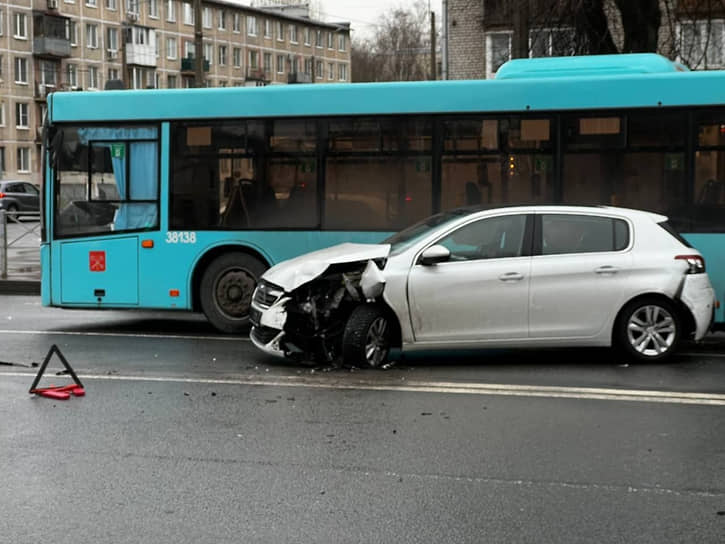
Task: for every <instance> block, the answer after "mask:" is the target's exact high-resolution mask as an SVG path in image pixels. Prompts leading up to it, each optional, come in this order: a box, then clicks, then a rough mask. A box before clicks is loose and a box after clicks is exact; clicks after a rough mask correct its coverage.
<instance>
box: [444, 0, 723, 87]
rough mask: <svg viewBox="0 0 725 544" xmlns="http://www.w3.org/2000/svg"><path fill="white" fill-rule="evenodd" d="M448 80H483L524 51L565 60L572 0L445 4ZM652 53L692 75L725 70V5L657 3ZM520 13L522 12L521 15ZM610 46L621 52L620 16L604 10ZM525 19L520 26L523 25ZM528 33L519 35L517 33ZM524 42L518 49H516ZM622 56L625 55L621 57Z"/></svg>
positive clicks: (571, 49) (570, 43)
mask: <svg viewBox="0 0 725 544" xmlns="http://www.w3.org/2000/svg"><path fill="white" fill-rule="evenodd" d="M446 4H447V9H448V12H447V21H448V26H447V29H446V30H447V35H448V77H449V79H484V78H492V77H494V76H495V74H496V71H497V70H498V68H499V67H500V66H501V65H502V64H503V63H505V62H506V61H508V60H509V59H511V58H513V57H515V56H525V51H524V54H522V52H521V51H519V52H518V54H517V52H516V50H517V49H519V50H521V49H527V50H528V56H531V57H544V56H567V55H573V54H575V53H581V52H582V51H581V49H582V48H581V47H580V46H579V47H578V46H577V39H576V32H575V15H576V13H577V10H578V9H580V8H579V3H577V2H575V1H573V0H525V1H522V0H447V2H446ZM659 6H660V10H659V11H660V25H659V29H658V34H657V44H658V45H657V52H658V53H660V54H662V55H665V56H667V57H669V58H671V59H673V60H677V61H679V62H682V63H684V64H685V65H687V66H688V67H690V68H691V69H696V70H699V69H723V68H725V3H723V2H713V1H711V0H660V1H659ZM522 8H525V9H524V10H522ZM604 15H605V17H606V19H607V21H606V22H607V26H608V28H609V31H610V32H611V36H612V39H613V41H614V43H615V45H616V46H617V47H618V48H619V49H620V51H621V50H623V41H624V36H623V33H624V31H623V27H622V20H621V16H620V14H619V12H618V11H617V9H615V7H614V6H613V5H612V4H611V3H609V2H605V4H604ZM524 19H525V20H524ZM524 28H525V29H528V31H527V32H521V30H522V29H524ZM517 39H518V40H523V42H524V43H523V46H522V44H517V43H516V42H517ZM623 52H624V51H623Z"/></svg>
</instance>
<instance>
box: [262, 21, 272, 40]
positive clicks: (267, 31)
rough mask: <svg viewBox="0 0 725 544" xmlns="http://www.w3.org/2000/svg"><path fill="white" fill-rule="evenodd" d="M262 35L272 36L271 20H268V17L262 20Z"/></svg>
mask: <svg viewBox="0 0 725 544" xmlns="http://www.w3.org/2000/svg"><path fill="white" fill-rule="evenodd" d="M264 37H265V38H271V37H272V21H270V20H269V19H265V20H264Z"/></svg>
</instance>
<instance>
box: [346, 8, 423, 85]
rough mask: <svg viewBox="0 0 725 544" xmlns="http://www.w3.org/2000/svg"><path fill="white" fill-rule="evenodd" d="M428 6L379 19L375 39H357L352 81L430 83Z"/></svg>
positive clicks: (396, 11) (354, 47)
mask: <svg viewBox="0 0 725 544" xmlns="http://www.w3.org/2000/svg"><path fill="white" fill-rule="evenodd" d="M428 24H429V23H428V12H427V3H425V2H423V1H420V0H419V1H418V2H417V3H416V4H415V5H414V6H413V7H412V9H407V10H406V9H403V8H395V9H392V10H390V11H388V12H387V13H386V14H384V15H383V16H382V17H380V18H379V19H378V24H377V27H376V29H375V32H374V34H373V37H372V38H370V39H367V40H364V39H363V40H361V39H354V40H353V44H352V80H353V81H356V82H359V81H412V80H422V79H426V78H427V75H428V71H429V68H428V67H429V66H430V45H429V44H430V36H429V26H428Z"/></svg>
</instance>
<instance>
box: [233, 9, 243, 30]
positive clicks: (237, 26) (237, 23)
mask: <svg viewBox="0 0 725 544" xmlns="http://www.w3.org/2000/svg"><path fill="white" fill-rule="evenodd" d="M241 28H242V18H241V17H240V15H239V14H238V13H235V14H234V16H233V17H232V31H233V32H239V31H240V30H241Z"/></svg>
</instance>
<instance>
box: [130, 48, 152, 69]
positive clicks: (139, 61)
mask: <svg viewBox="0 0 725 544" xmlns="http://www.w3.org/2000/svg"><path fill="white" fill-rule="evenodd" d="M126 64H129V65H135V66H149V67H153V68H155V67H156V47H154V46H153V45H139V44H137V43H127V44H126Z"/></svg>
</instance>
